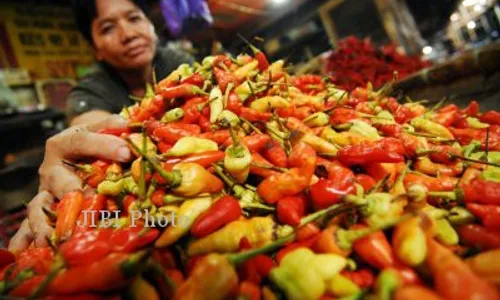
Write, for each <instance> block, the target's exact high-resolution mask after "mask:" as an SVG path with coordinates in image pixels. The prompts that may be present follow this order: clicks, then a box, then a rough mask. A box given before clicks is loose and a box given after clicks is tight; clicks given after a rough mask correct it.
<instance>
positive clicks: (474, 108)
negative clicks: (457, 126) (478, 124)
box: [462, 100, 479, 117]
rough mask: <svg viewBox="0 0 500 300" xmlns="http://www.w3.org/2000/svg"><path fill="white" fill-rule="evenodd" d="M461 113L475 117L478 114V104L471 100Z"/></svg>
mask: <svg viewBox="0 0 500 300" xmlns="http://www.w3.org/2000/svg"><path fill="white" fill-rule="evenodd" d="M462 112H463V113H464V114H466V115H468V116H470V117H475V116H477V115H478V114H479V103H477V101H476V100H473V101H472V102H470V103H469V105H468V106H467V107H466V108H465V109H464V110H463V111H462Z"/></svg>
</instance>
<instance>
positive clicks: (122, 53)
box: [92, 0, 157, 69]
mask: <svg viewBox="0 0 500 300" xmlns="http://www.w3.org/2000/svg"><path fill="white" fill-rule="evenodd" d="M95 1H96V8H97V17H96V18H95V19H94V21H93V22H92V38H93V40H94V49H95V53H96V58H97V59H98V60H100V61H104V62H106V63H108V64H110V65H111V66H113V67H115V68H117V69H139V68H143V67H145V66H147V65H148V64H149V63H151V61H152V60H153V57H154V54H155V51H156V42H157V36H156V34H155V31H154V27H153V25H152V24H151V22H150V21H149V19H147V18H146V16H145V15H144V13H143V12H142V11H141V10H140V9H139V8H138V7H137V6H135V4H134V3H133V2H132V1H130V0H95Z"/></svg>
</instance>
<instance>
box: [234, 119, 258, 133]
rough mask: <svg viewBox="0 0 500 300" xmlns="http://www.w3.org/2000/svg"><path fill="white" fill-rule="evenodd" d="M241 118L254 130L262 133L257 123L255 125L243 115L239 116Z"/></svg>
mask: <svg viewBox="0 0 500 300" xmlns="http://www.w3.org/2000/svg"><path fill="white" fill-rule="evenodd" d="M239 118H240V120H241V121H242V122H243V123H245V124H247V125H248V126H249V127H250V128H251V129H252V130H253V131H255V132H257V133H262V131H260V129H259V128H257V127H255V125H253V124H252V123H251V122H250V121H248V120H247V119H245V118H243V117H239Z"/></svg>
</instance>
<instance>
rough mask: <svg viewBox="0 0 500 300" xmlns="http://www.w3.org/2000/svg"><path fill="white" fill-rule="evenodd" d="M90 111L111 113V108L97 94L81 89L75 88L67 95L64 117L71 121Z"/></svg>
mask: <svg viewBox="0 0 500 300" xmlns="http://www.w3.org/2000/svg"><path fill="white" fill-rule="evenodd" d="M91 110H105V111H109V112H111V111H112V107H110V105H109V104H108V103H107V102H105V101H103V98H102V97H101V96H99V95H98V94H96V93H94V92H92V91H90V90H87V89H85V88H82V87H78V86H77V87H75V88H74V89H73V90H72V91H71V92H70V94H69V95H68V100H67V102H66V115H67V117H68V118H69V119H72V118H74V117H76V116H78V115H81V114H83V113H85V112H88V111H91Z"/></svg>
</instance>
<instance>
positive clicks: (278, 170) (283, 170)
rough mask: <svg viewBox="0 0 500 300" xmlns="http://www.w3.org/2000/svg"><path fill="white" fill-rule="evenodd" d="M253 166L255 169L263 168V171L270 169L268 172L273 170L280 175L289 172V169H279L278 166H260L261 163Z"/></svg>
mask: <svg viewBox="0 0 500 300" xmlns="http://www.w3.org/2000/svg"><path fill="white" fill-rule="evenodd" d="M252 166H253V167H257V168H262V169H268V170H273V171H277V172H280V173H284V172H286V171H288V169H287V168H280V167H277V166H267V165H263V164H259V163H254V162H253V163H252Z"/></svg>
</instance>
